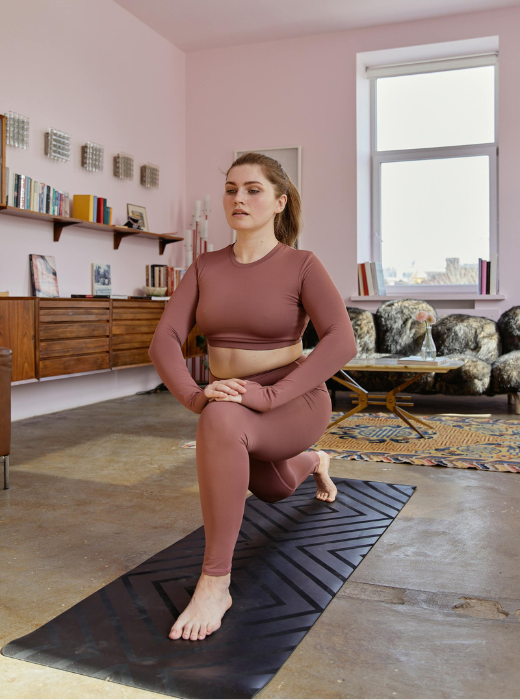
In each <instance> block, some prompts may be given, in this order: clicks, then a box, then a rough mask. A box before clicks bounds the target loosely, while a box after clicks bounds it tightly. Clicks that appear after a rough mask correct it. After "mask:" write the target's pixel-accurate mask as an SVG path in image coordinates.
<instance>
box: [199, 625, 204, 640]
mask: <svg viewBox="0 0 520 700" xmlns="http://www.w3.org/2000/svg"><path fill="white" fill-rule="evenodd" d="M205 636H206V625H201V626H200V630H199V639H204V637H205Z"/></svg>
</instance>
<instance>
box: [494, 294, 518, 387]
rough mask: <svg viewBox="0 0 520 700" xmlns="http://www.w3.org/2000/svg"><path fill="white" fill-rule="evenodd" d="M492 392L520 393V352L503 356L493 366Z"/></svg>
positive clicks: (516, 351) (514, 351)
mask: <svg viewBox="0 0 520 700" xmlns="http://www.w3.org/2000/svg"><path fill="white" fill-rule="evenodd" d="M516 308H519V307H516ZM506 313H507V312H506ZM490 390H491V391H492V392H493V393H494V394H508V393H509V392H513V391H520V350H513V352H508V353H506V354H505V355H501V356H500V357H499V358H498V360H497V361H496V362H495V363H494V364H493V367H492V368H491V386H490Z"/></svg>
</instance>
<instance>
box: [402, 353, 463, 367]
mask: <svg viewBox="0 0 520 700" xmlns="http://www.w3.org/2000/svg"><path fill="white" fill-rule="evenodd" d="M450 362H453V360H452V359H451V357H442V356H441V357H437V358H435V360H423V358H422V357H421V356H420V355H409V356H408V357H400V358H399V359H398V360H397V363H398V364H399V365H407V364H414V365H416V364H421V365H424V366H428V367H440V366H441V365H446V364H449V363H450Z"/></svg>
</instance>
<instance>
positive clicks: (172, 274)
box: [146, 265, 186, 295]
mask: <svg viewBox="0 0 520 700" xmlns="http://www.w3.org/2000/svg"><path fill="white" fill-rule="evenodd" d="M185 272H186V268H183V267H172V266H169V265H146V286H147V287H166V294H168V295H171V294H173V292H174V291H175V290H176V289H177V287H178V285H179V282H180V281H181V279H182V277H183V275H184V273H185Z"/></svg>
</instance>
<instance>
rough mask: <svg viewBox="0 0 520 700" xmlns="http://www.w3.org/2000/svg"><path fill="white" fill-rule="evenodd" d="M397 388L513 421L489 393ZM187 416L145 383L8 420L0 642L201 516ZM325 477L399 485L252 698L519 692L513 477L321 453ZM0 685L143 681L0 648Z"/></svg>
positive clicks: (97, 694) (26, 687)
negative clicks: (363, 545) (110, 677)
mask: <svg viewBox="0 0 520 700" xmlns="http://www.w3.org/2000/svg"><path fill="white" fill-rule="evenodd" d="M338 397H339V398H338V403H337V406H336V409H337V410H342V408H344V407H345V408H346V407H347V406H348V405H349V403H348V399H347V398H346V396H345V395H343V394H342V392H339V393H338ZM414 401H415V407H414V408H413V409H411V410H412V411H413V412H415V413H425V414H428V413H437V412H438V413H441V412H454V413H465V414H475V413H476V414H479V413H480V414H482V413H491V414H492V416H493V417H497V418H509V419H513V420H519V419H520V416H515V414H514V413H513V412H512V409H511V407H508V406H507V399H506V397H505V396H500V397H494V398H488V397H482V398H479V397H471V398H470V397H468V398H456V397H442V396H431V397H426V396H415V397H414ZM197 420H198V416H197V415H195V414H194V413H191V412H190V411H188V410H187V409H185V408H184V407H183V406H182V405H181V404H179V403H178V402H177V401H176V400H175V399H174V398H173V397H172V396H171V395H169V394H167V393H161V394H151V395H141V396H137V395H136V396H131V397H127V398H123V399H116V400H112V401H105V402H102V403H99V404H95V405H92V406H86V407H82V408H77V409H74V410H71V411H63V412H60V413H53V414H49V415H47V416H42V417H37V418H30V419H26V420H23V421H18V422H16V423H14V424H13V440H12V455H11V463H12V472H11V489H10V490H9V491H0V527H1V539H0V542H1V545H0V571H1V576H0V579H1V580H0V614H1V625H0V645H1V646H3V645H5V644H6V643H7V642H8V641H10V640H12V639H14V638H16V637H19V636H21V635H24V634H27V633H28V632H31V631H32V630H34V629H35V628H37V627H38V626H40V625H42V624H43V623H45V622H47V621H48V620H50V619H51V618H53V617H55V616H56V615H58V614H59V613H60V612H61V611H62V610H63V609H66V608H69V607H70V606H72V605H74V604H75V603H77V602H78V601H80V600H82V599H83V598H85V597H86V596H88V595H89V594H91V593H93V592H94V591H96V590H98V589H99V588H101V587H102V586H104V585H105V584H107V583H109V582H110V581H112V580H113V579H115V578H117V577H119V576H120V575H121V574H122V573H124V572H126V571H128V570H130V569H132V568H133V567H135V566H136V565H138V564H139V563H141V562H142V561H144V560H146V559H147V558H148V557H150V556H151V555H153V554H155V553H156V552H158V551H159V550H161V549H163V548H165V547H167V546H168V545H170V544H172V543H173V542H175V541H176V540H178V539H180V538H182V537H184V536H185V535H187V534H188V533H190V532H192V531H193V530H195V529H196V528H198V527H200V526H201V525H202V515H201V510H200V502H199V495H198V486H197V474H196V463H195V450H189V449H179V446H180V444H182V443H183V442H185V441H187V440H194V439H195V432H196V425H197ZM331 474H332V475H333V476H337V477H349V478H353V479H369V480H374V481H388V482H394V483H400V484H411V485H415V486H417V489H416V491H415V494H414V495H413V496H412V498H411V500H410V501H409V502H408V504H407V505H406V506H405V507H404V508H403V510H402V511H401V513H400V514H399V515H398V517H397V518H396V520H395V521H394V522H393V524H392V525H391V526H390V527H389V529H388V530H387V531H386V532H385V534H384V535H383V536H382V537H381V539H380V540H379V541H378V542H377V544H376V545H375V546H374V547H373V549H372V550H371V551H370V552H369V553H368V555H367V556H366V557H365V559H364V560H363V562H362V563H361V564H360V565H359V566H358V568H357V569H356V570H355V571H354V572H353V574H352V575H351V577H350V578H349V579H348V581H347V582H346V583H345V585H344V586H343V587H342V589H341V590H340V592H339V593H338V594H337V595H336V597H335V598H334V599H333V600H332V602H331V603H330V604H329V606H328V607H327V608H326V610H325V611H324V613H323V614H322V615H321V617H320V618H319V619H318V621H317V622H316V623H315V625H314V626H313V628H312V629H311V631H310V632H309V633H308V634H307V635H306V636H305V638H304V639H303V641H302V642H301V643H300V645H299V646H298V647H297V649H296V650H295V651H294V652H293V654H292V655H291V657H290V658H289V659H288V660H287V662H286V663H285V665H284V666H283V668H282V669H281V670H280V671H279V672H278V673H277V675H276V676H275V677H274V678H273V679H272V681H271V682H270V683H269V684H268V685H267V686H266V687H265V688H264V689H263V690H262V691H261V692H260V693H259V694H258V695H257V697H258V698H518V697H520V664H519V663H518V649H519V648H520V583H519V581H520V559H519V556H518V550H519V545H520V474H513V473H500V472H497V473H494V472H482V471H477V470H473V469H447V468H444V467H419V466H411V465H396V464H384V463H370V462H368V463H367V462H349V461H345V460H338V459H333V460H332V461H331ZM0 697H1V698H152V697H154V695H153V694H151V693H147V692H144V691H140V690H136V689H133V688H129V687H126V686H122V685H118V684H114V683H110V682H105V681H99V680H95V679H92V678H88V677H85V676H80V675H76V674H73V673H68V672H65V671H59V670H55V669H51V668H47V667H44V666H38V665H35V664H31V663H26V662H23V661H16V660H13V659H8V658H5V657H3V656H0ZM156 697H165V696H162V695H161V696H159V695H157V696H156Z"/></svg>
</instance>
